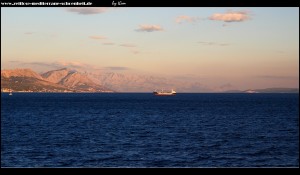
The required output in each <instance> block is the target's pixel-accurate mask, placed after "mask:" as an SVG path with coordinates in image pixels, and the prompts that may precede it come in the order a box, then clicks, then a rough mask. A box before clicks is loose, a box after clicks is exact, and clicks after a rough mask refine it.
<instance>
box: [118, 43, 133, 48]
mask: <svg viewBox="0 0 300 175" xmlns="http://www.w3.org/2000/svg"><path fill="white" fill-rule="evenodd" d="M120 46H122V47H136V45H134V44H128V43H126V44H120Z"/></svg>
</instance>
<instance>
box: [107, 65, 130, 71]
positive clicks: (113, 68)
mask: <svg viewBox="0 0 300 175" xmlns="http://www.w3.org/2000/svg"><path fill="white" fill-rule="evenodd" d="M105 69H108V70H129V68H128V67H117V66H116V67H105Z"/></svg>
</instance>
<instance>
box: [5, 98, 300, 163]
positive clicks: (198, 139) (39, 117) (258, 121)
mask: <svg viewBox="0 0 300 175" xmlns="http://www.w3.org/2000/svg"><path fill="white" fill-rule="evenodd" d="M298 105H299V94H177V95H176V96H153V95H152V94H150V93H149V94H146V93H145V94H143V93H140V94H138V93H137V94H135V93H124V94H123V93H116V94H51V93H40V94H39V93H14V94H13V96H9V95H8V94H1V167H299V107H298Z"/></svg>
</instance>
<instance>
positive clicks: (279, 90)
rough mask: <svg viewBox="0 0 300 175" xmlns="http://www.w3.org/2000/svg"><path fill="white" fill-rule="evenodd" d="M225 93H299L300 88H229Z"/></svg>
mask: <svg viewBox="0 0 300 175" xmlns="http://www.w3.org/2000/svg"><path fill="white" fill-rule="evenodd" d="M225 93H299V89H298V88H266V89H248V90H244V91H241V90H229V91H225Z"/></svg>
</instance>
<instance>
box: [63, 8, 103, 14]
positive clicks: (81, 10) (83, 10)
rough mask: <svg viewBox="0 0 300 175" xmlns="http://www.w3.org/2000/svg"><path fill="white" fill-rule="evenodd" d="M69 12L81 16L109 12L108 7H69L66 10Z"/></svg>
mask: <svg viewBox="0 0 300 175" xmlns="http://www.w3.org/2000/svg"><path fill="white" fill-rule="evenodd" d="M66 10H67V11H68V12H73V13H77V14H79V15H93V14H99V13H104V12H107V11H108V10H109V8H108V7H69V8H66Z"/></svg>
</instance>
